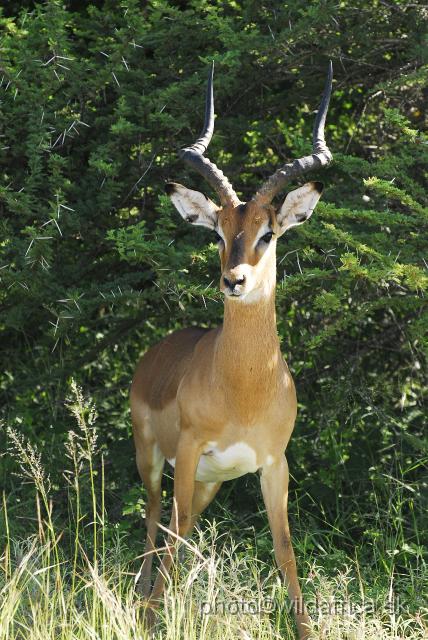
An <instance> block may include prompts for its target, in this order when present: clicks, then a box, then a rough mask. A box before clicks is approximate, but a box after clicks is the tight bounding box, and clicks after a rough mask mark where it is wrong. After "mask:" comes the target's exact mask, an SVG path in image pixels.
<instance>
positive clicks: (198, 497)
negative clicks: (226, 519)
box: [188, 481, 222, 536]
mask: <svg viewBox="0 0 428 640" xmlns="http://www.w3.org/2000/svg"><path fill="white" fill-rule="evenodd" d="M221 485H222V483H221V482H198V481H196V482H195V490H194V493H193V502H192V521H191V523H190V529H189V533H188V535H189V536H190V535H191V533H192V531H193V527H194V526H195V524H196V522H197V520H198V518H199V516H200V515H201V513H202V512H203V511H204V510H205V509H206V508H207V507H208V505H209V504H210V503H211V502H212V501H213V500H214V498H215V496H216V494H217V492H218V490H219V489H220V487H221Z"/></svg>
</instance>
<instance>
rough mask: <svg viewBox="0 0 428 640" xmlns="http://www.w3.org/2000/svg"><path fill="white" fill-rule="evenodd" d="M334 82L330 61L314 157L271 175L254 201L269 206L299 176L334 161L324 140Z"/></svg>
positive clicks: (317, 120) (319, 113)
mask: <svg viewBox="0 0 428 640" xmlns="http://www.w3.org/2000/svg"><path fill="white" fill-rule="evenodd" d="M332 81H333V65H332V62H331V60H330V63H329V66H328V73H327V80H326V83H325V87H324V93H323V97H322V99H321V104H320V106H319V109H318V113H317V117H316V119H315V125H314V132H313V136H312V145H313V146H312V155H310V156H305V157H304V158H299V159H297V160H294V161H293V162H290V163H289V164H285V165H284V166H282V167H281V168H280V169H278V170H277V171H275V173H274V174H273V175H271V177H270V178H269V179H268V180H267V181H266V182H265V183H264V185H263V186H262V187H261V188H260V189H259V190H258V191H257V193H256V195H255V196H254V198H253V199H254V200H258V201H259V202H262V203H263V204H267V203H269V202H271V201H272V199H273V198H274V196H276V194H277V193H278V192H279V191H281V190H282V189H283V188H284V187H285V185H286V184H287V183H288V182H290V181H291V180H293V178H297V177H298V176H301V175H303V174H304V173H307V172H309V171H312V170H313V169H318V168H319V167H326V166H327V165H328V164H330V162H331V161H332V159H333V156H332V154H331V152H330V149H329V148H328V146H327V144H326V141H325V138H324V126H325V120H326V117H327V111H328V105H329V102H330V96H331V88H332Z"/></svg>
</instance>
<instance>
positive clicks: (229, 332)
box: [215, 286, 281, 405]
mask: <svg viewBox="0 0 428 640" xmlns="http://www.w3.org/2000/svg"><path fill="white" fill-rule="evenodd" d="M279 358H281V354H280V349H279V340H278V334H277V329H276V314H275V287H274V286H273V287H272V289H271V291H270V293H268V294H267V295H266V296H264V297H262V298H261V299H260V300H258V301H257V302H254V303H252V304H246V303H245V302H240V301H236V300H230V299H228V298H226V299H225V303H224V322H223V327H222V330H221V332H220V335H219V339H218V343H217V350H216V363H215V364H216V371H218V372H221V384H222V385H224V388H225V390H227V391H228V392H230V393H231V398H233V402H234V404H235V405H236V404H237V403H238V404H239V398H243V399H245V398H248V396H249V394H250V395H251V396H252V397H253V398H255V397H259V396H260V397H264V398H266V399H267V398H269V395H270V394H269V389H272V388H273V387H274V385H273V381H274V380H275V379H276V375H277V366H278V360H279ZM244 402H245V400H244Z"/></svg>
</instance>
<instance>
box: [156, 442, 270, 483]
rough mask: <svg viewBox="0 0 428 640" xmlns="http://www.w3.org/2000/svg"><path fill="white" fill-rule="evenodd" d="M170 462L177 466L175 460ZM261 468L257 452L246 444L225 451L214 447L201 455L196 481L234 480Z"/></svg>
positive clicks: (240, 443)
mask: <svg viewBox="0 0 428 640" xmlns="http://www.w3.org/2000/svg"><path fill="white" fill-rule="evenodd" d="M168 462H169V463H170V464H171V465H172V466H173V467H174V466H175V458H172V459H171V460H168ZM259 466H260V465H258V464H257V456H256V452H255V451H254V449H252V448H251V447H250V446H248V444H246V443H245V442H237V443H236V444H233V445H231V446H230V447H227V449H224V450H223V451H221V450H220V449H219V448H218V447H216V446H212V447H209V449H208V450H207V451H206V453H203V454H202V455H201V458H200V460H199V464H198V468H197V469H196V476H195V479H196V480H198V481H199V482H219V481H223V480H233V478H239V476H243V475H245V474H246V473H254V472H255V471H257V469H258V468H259Z"/></svg>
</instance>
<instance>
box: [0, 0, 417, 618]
mask: <svg viewBox="0 0 428 640" xmlns="http://www.w3.org/2000/svg"><path fill="white" fill-rule="evenodd" d="M5 6H6V8H4V9H3V10H2V13H1V14H0V15H1V18H0V21H1V22H0V23H1V60H0V82H1V86H0V101H1V102H0V105H1V110H2V112H3V118H2V120H1V123H0V135H1V138H0V162H1V171H0V229H1V232H0V249H1V256H0V277H1V289H0V328H1V346H0V354H1V362H2V367H1V372H0V376H1V377H0V388H1V405H2V409H1V411H2V414H3V418H4V424H5V425H10V426H12V427H14V428H15V429H17V430H18V431H19V432H20V433H21V434H22V435H23V436H25V437H26V438H28V439H29V440H30V441H31V442H32V443H35V444H36V445H37V447H38V448H39V450H41V452H42V460H43V463H44V465H45V467H46V469H47V471H48V472H49V474H50V478H51V483H52V489H51V498H52V500H53V501H54V503H55V509H56V511H55V513H56V517H57V518H58V519H61V518H63V520H64V522H66V521H67V520H68V513H67V496H66V492H65V491H64V489H63V486H64V485H63V482H62V478H61V476H62V473H63V471H64V468H65V463H64V449H63V446H62V445H63V443H64V441H65V440H66V438H67V432H68V430H69V429H70V428H74V424H73V421H72V419H71V418H70V416H69V413H68V412H67V410H66V408H65V406H64V399H65V397H66V396H67V395H68V394H69V385H70V380H71V378H74V379H75V380H76V381H77V382H78V383H79V384H81V385H82V387H83V389H84V391H85V393H87V394H90V395H91V396H92V398H93V399H94V401H95V403H96V406H97V409H98V413H99V418H98V421H97V425H98V427H97V428H98V446H99V447H100V448H101V450H102V452H103V455H104V461H105V488H106V505H105V506H106V513H107V517H108V530H109V531H111V532H114V531H115V530H119V532H121V533H122V534H123V535H124V536H126V535H127V534H128V533H130V534H132V535H130V536H129V537H128V538H127V543H128V544H129V546H130V548H131V549H132V552H134V551H135V552H139V551H141V546H140V541H141V539H142V528H141V527H140V525H139V511H140V509H141V505H142V504H143V502H142V501H143V500H144V494H142V493H141V491H140V489H139V482H138V477H137V473H136V470H135V468H134V462H133V448H132V444H131V442H130V439H129V435H130V424H129V417H128V404H127V393H128V388H129V384H130V379H131V376H132V372H133V367H134V366H135V363H136V361H137V359H138V357H139V354H140V353H142V352H143V351H144V350H145V349H146V348H147V347H148V346H149V345H151V344H153V343H154V342H156V341H157V340H159V339H160V338H161V337H162V336H164V335H165V334H166V333H167V332H169V331H171V330H173V329H177V328H180V327H183V326H186V325H190V324H195V325H203V326H214V325H216V324H217V323H219V322H220V321H221V317H222V305H221V296H220V295H219V293H218V291H217V279H218V257H217V250H216V247H215V244H214V239H213V238H212V237H211V236H210V234H209V232H207V231H205V230H203V229H201V228H198V229H195V228H192V227H190V226H189V225H186V224H185V223H184V222H182V221H181V219H179V216H178V214H177V213H176V212H175V210H174V209H173V207H172V205H171V204H170V203H169V200H168V199H167V198H166V196H164V195H163V184H164V182H165V181H166V180H168V179H172V180H175V181H178V182H183V183H184V184H186V186H189V187H193V188H197V189H199V190H204V191H205V192H206V193H207V194H209V188H208V187H207V185H206V184H203V182H202V179H201V178H199V177H198V176H197V175H194V174H190V173H189V174H188V170H187V169H186V168H185V167H184V166H183V165H182V164H181V163H180V162H179V160H178V159H177V154H176V151H177V149H178V148H179V147H180V146H183V145H185V144H187V143H189V142H191V141H193V139H194V137H195V134H197V133H199V130H200V127H201V125H202V116H203V113H202V112H203V100H204V87H205V80H206V75H207V68H208V64H209V62H210V61H211V60H212V59H214V60H215V62H216V77H215V93H216V112H217V123H216V135H215V136H214V140H213V142H212V144H211V146H210V156H211V157H212V158H213V159H214V160H215V161H216V162H217V163H218V164H219V166H221V167H222V168H223V169H224V171H225V173H227V175H228V176H229V177H230V178H231V179H232V180H233V182H234V185H235V188H236V189H237V191H238V192H239V193H241V194H242V195H243V196H244V197H245V198H248V197H250V196H251V194H252V193H253V192H254V190H255V188H256V187H257V186H258V185H259V184H260V183H261V182H262V180H263V179H264V178H265V177H266V176H268V175H269V174H270V173H272V172H273V171H274V170H275V169H276V168H277V167H278V165H279V164H280V163H283V162H284V161H286V160H288V159H290V158H292V157H295V156H301V155H303V154H304V153H306V152H308V151H309V149H310V134H311V128H312V124H313V119H314V114H313V110H314V109H316V107H317V105H318V102H319V98H320V96H321V92H322V87H323V83H324V77H325V71H326V66H327V61H328V59H329V58H331V59H332V60H333V64H334V70H335V83H334V95H333V98H332V103H331V107H330V112H329V117H328V126H327V134H326V136H327V140H328V142H329V145H330V148H331V150H332V152H333V154H334V158H335V162H334V164H333V165H332V166H331V167H330V168H329V169H328V170H326V171H324V172H322V173H320V174H319V175H314V176H313V178H314V179H319V180H322V181H323V182H324V184H325V186H326V189H325V193H324V196H323V199H322V202H321V203H320V204H319V206H318V207H317V210H316V212H315V214H314V216H313V217H312V219H311V220H310V222H308V223H307V224H305V225H303V226H302V227H299V228H298V229H295V230H292V231H290V232H289V233H288V234H287V235H286V236H285V237H283V238H282V240H281V241H280V243H279V246H278V250H279V256H278V280H279V285H278V302H277V311H278V327H279V331H280V335H281V338H282V347H283V353H284V355H285V357H286V359H287V361H288V363H289V366H290V368H291V370H292V372H293V375H294V377H295V381H296V385H297V390H298V398H299V402H300V410H299V418H298V422H297V425H296V430H295V434H294V436H293V439H292V442H291V445H290V448H289V453H288V458H289V463H290V469H291V472H292V474H293V477H294V479H295V481H294V483H293V491H292V495H291V506H290V510H291V514H292V522H294V530H295V532H296V537H297V538H298V539H299V540H300V542H301V543H300V550H301V552H304V553H305V554H306V556H305V557H306V558H307V559H310V558H317V557H320V562H321V563H323V562H324V563H325V566H326V567H327V568H329V569H331V571H334V570H335V567H336V566H337V565H338V564H339V563H341V562H344V561H345V560H346V558H347V557H354V555H355V554H356V555H357V556H358V558H359V560H360V562H361V563H362V565H363V566H364V567H365V571H367V574H368V575H370V576H371V579H372V580H373V583H376V580H377V576H379V575H380V574H382V576H383V580H384V584H385V588H389V579H390V578H391V577H392V576H394V579H395V580H396V590H398V591H399V592H400V593H402V594H403V596H406V594H408V595H409V599H411V598H410V595H413V596H414V597H413V599H411V600H412V604H411V606H412V607H413V608H417V604H418V603H417V597H416V596H417V594H418V592H419V593H421V587H420V580H421V578H422V573H423V569H424V566H425V565H424V560H423V553H422V544H423V538H424V535H425V539H426V535H427V530H428V527H427V523H426V521H424V519H423V513H424V512H425V513H426V510H427V492H426V476H424V474H425V473H426V461H427V452H428V440H427V436H426V434H424V432H423V412H424V401H426V394H427V369H426V359H427V341H426V333H427V328H428V318H427V310H426V299H425V295H426V290H427V284H428V278H427V275H426V267H427V264H426V262H425V261H424V257H425V258H427V254H428V252H427V248H428V241H427V219H428V210H427V208H426V206H427V199H426V195H425V189H426V182H427V181H426V161H427V158H428V154H427V137H426V135H425V134H424V127H425V126H426V120H425V118H426V113H425V112H424V98H425V103H426V98H427V94H426V85H427V80H428V69H427V66H426V60H424V57H423V55H424V34H425V31H426V18H427V14H426V9H424V8H423V7H422V5H420V6H418V3H411V4H408V3H405V2H402V1H400V0H396V1H394V0H391V1H390V2H377V1H372V0H370V1H362V2H359V3H357V6H356V3H355V2H350V1H348V0H344V1H343V2H340V3H336V2H331V1H329V0H325V1H323V2H319V3H308V2H304V1H303V0H297V1H294V2H292V3H291V2H290V3H282V2H281V3H279V2H269V1H267V2H262V3H260V2H242V3H240V2H232V1H230V2H208V1H207V0H199V1H197V0H195V1H194V2H185V1H182V2H180V1H178V0H177V1H176V2H172V1H170V2H166V1H161V0H160V1H156V2H151V3H148V4H147V3H139V2H136V1H132V0H129V1H123V2H120V3H118V2H105V3H103V2H95V3H84V2H57V1H52V0H51V1H48V2H46V3H43V4H42V3H32V2H9V3H6V5H5ZM424 94H425V95H424ZM311 178H312V176H311ZM210 195H211V194H210ZM425 406H426V405H425ZM0 447H1V450H2V451H4V450H5V449H6V447H7V436H6V433H5V432H3V433H2V434H1V435H0ZM14 470H15V467H14V463H13V462H12V460H11V458H10V457H9V456H4V457H2V458H0V482H1V484H2V485H3V487H4V489H5V495H6V500H7V503H8V509H9V522H10V527H11V535H15V536H23V535H28V534H29V533H30V532H31V531H32V528H33V526H34V528H36V524H33V520H32V519H31V518H32V517H33V497H34V488H33V487H32V485H27V484H25V483H22V482H21V481H20V480H19V479H17V477H16V476H15V475H13V473H12V472H13V471H14ZM97 471H98V474H99V475H100V468H99V469H94V472H97ZM91 477H92V478H93V477H94V475H91ZM95 477H96V476H95ZM98 477H99V476H98ZM165 502H167V499H165ZM260 509H261V496H260V492H259V489H258V478H257V477H247V478H244V479H240V480H237V481H235V482H233V483H227V484H226V485H225V486H224V488H223V489H222V491H221V493H220V495H219V498H218V500H217V501H216V503H215V504H214V505H213V506H212V507H211V509H210V515H211V517H212V516H213V515H216V516H217V517H218V518H226V519H227V523H226V524H225V525H224V526H225V528H228V527H229V528H232V530H233V531H234V533H235V535H236V537H238V536H239V534H240V532H242V531H243V530H244V529H245V527H247V526H248V527H255V529H256V531H257V532H258V535H257V542H256V543H254V537H253V535H252V534H251V532H250V533H248V531H247V532H245V531H244V533H242V536H243V539H245V536H247V535H248V546H250V545H251V544H256V546H257V552H258V554H259V555H260V556H264V557H268V555H269V554H270V552H271V543H270V538H269V535H268V532H267V525H266V517H265V515H264V514H263V513H259V510H260ZM84 511H85V509H83V512H84ZM88 512H89V514H90V509H89V507H88ZM90 520H91V516H90V515H88V518H87V522H90ZM0 521H1V519H0ZM2 522H3V521H1V522H0V528H1V527H3V528H4V524H2ZM65 539H67V536H65V538H64V540H65ZM326 553H327V554H328V555H327V557H323V556H324V554H326ZM409 572H410V573H411V575H412V579H411V580H406V579H405V576H406V575H407V574H409ZM400 576H403V578H401V577H400ZM401 580H402V582H401Z"/></svg>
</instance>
